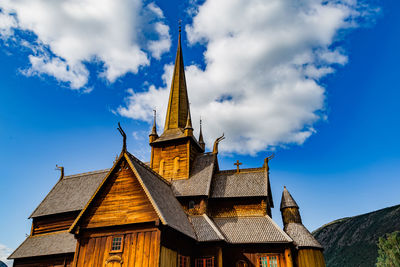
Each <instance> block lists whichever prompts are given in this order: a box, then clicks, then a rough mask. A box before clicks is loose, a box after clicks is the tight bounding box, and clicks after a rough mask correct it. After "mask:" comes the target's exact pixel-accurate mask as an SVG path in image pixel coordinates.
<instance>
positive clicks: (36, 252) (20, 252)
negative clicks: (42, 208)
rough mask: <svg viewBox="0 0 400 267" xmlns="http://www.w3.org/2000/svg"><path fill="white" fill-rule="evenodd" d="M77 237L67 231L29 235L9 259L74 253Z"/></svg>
mask: <svg viewBox="0 0 400 267" xmlns="http://www.w3.org/2000/svg"><path fill="white" fill-rule="evenodd" d="M75 248H76V239H75V237H74V235H73V234H70V233H68V232H66V231H62V232H56V233H52V234H44V235H34V236H29V237H28V238H26V239H25V241H24V242H23V243H22V244H21V245H20V246H19V247H18V248H17V249H16V250H15V251H14V252H13V253H12V254H11V255H10V257H9V259H19V258H28V257H37V256H48V255H56V254H66V253H74V252H75Z"/></svg>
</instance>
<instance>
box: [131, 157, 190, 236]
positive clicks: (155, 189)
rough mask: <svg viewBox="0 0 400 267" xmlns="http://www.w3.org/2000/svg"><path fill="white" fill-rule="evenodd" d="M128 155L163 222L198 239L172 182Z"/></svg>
mask: <svg viewBox="0 0 400 267" xmlns="http://www.w3.org/2000/svg"><path fill="white" fill-rule="evenodd" d="M128 155H129V159H130V162H131V163H132V165H133V166H134V168H135V170H136V171H137V174H138V175H139V177H138V179H139V180H140V181H141V182H142V183H143V186H144V187H145V188H144V189H145V191H146V193H148V194H149V195H150V197H151V200H152V204H153V205H155V206H156V207H155V208H156V210H157V211H158V213H159V216H160V217H161V220H162V221H163V223H164V224H165V225H168V226H170V227H172V228H174V229H175V230H178V231H179V232H181V233H183V234H186V235H187V236H190V237H192V238H193V239H196V235H195V233H194V230H193V227H192V225H191V224H190V222H189V219H188V217H187V215H186V213H185V212H184V211H183V209H182V206H181V204H180V203H179V201H178V200H177V199H176V198H175V196H174V193H173V192H172V188H171V186H170V184H169V183H168V182H167V181H166V180H164V178H162V177H161V176H159V175H158V174H157V173H156V172H154V171H153V170H152V169H151V168H150V167H148V166H147V165H145V164H144V163H142V162H141V161H140V160H139V159H137V158H136V157H134V156H133V155H131V154H129V153H128ZM135 170H133V171H134V172H135Z"/></svg>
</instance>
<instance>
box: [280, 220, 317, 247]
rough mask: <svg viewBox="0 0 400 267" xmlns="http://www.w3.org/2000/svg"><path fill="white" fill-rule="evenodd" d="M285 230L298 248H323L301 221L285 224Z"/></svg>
mask: <svg viewBox="0 0 400 267" xmlns="http://www.w3.org/2000/svg"><path fill="white" fill-rule="evenodd" d="M285 232H286V233H287V234H288V235H289V236H290V237H291V238H292V239H293V241H294V244H295V245H296V246H297V247H299V248H304V247H311V248H320V249H322V248H323V247H322V246H321V244H320V243H319V242H318V241H317V240H316V239H315V238H314V237H313V236H312V234H311V233H310V232H309V231H308V230H307V228H305V227H304V225H302V224H301V223H288V224H287V225H286V226H285Z"/></svg>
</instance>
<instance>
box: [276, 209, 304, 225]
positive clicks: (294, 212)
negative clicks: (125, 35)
mask: <svg viewBox="0 0 400 267" xmlns="http://www.w3.org/2000/svg"><path fill="white" fill-rule="evenodd" d="M281 212H282V221H283V224H284V225H286V224H288V223H301V217H300V212H299V209H298V208H285V209H283V210H282V211H281Z"/></svg>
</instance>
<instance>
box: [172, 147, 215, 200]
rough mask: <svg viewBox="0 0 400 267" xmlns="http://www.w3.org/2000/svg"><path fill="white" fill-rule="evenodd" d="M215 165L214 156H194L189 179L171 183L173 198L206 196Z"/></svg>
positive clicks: (208, 192)
mask: <svg viewBox="0 0 400 267" xmlns="http://www.w3.org/2000/svg"><path fill="white" fill-rule="evenodd" d="M215 163H216V155H215V154H212V153H206V154H199V155H198V156H196V158H195V160H194V161H193V167H192V169H191V171H190V177H189V179H182V180H174V181H172V189H173V191H174V193H175V196H177V197H185V196H208V195H209V194H210V187H211V180H212V177H213V173H214V168H215Z"/></svg>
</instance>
